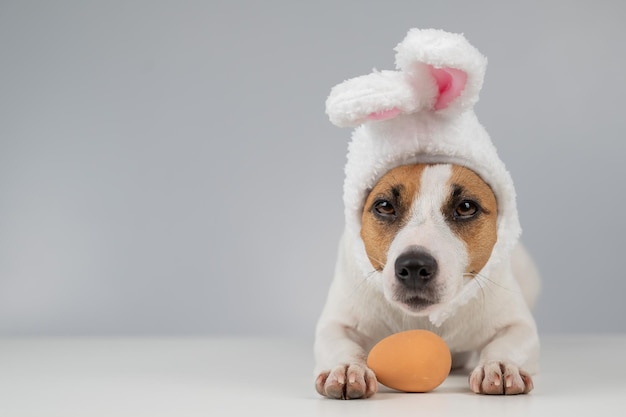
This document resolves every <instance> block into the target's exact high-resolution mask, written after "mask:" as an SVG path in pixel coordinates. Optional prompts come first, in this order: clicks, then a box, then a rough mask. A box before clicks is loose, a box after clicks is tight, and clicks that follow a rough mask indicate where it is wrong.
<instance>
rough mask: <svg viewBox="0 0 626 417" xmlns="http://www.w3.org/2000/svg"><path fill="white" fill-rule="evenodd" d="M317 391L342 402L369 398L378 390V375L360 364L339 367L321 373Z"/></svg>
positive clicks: (316, 387) (316, 382)
mask: <svg viewBox="0 0 626 417" xmlns="http://www.w3.org/2000/svg"><path fill="white" fill-rule="evenodd" d="M315 389H316V390H317V392H318V393H319V394H321V395H323V396H325V397H329V398H337V399H341V400H352V399H357V398H368V397H371V396H372V395H374V394H375V393H376V391H377V390H378V382H377V381H376V375H374V372H373V371H372V370H371V369H369V368H368V367H367V366H365V365H363V364H360V363H352V364H350V365H339V366H337V367H335V368H334V369H333V370H331V371H323V372H321V373H320V374H319V375H318V376H317V378H316V380H315Z"/></svg>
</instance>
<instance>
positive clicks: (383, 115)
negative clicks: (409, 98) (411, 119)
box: [367, 107, 400, 120]
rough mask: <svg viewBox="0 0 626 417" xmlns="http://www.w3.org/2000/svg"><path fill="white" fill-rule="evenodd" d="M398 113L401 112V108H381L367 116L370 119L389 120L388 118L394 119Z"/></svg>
mask: <svg viewBox="0 0 626 417" xmlns="http://www.w3.org/2000/svg"><path fill="white" fill-rule="evenodd" d="M398 114H400V109H399V108H397V107H394V108H392V109H389V110H381V111H377V112H374V113H370V114H368V115H367V118H368V119H369V120H387V119H393V118H394V117H396V116H397V115H398Z"/></svg>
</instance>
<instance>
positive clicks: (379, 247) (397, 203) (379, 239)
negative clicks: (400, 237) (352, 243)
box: [361, 164, 426, 271]
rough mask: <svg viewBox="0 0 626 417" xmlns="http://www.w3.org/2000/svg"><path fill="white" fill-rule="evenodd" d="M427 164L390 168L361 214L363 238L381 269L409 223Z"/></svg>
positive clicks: (368, 252)
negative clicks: (401, 231)
mask: <svg viewBox="0 0 626 417" xmlns="http://www.w3.org/2000/svg"><path fill="white" fill-rule="evenodd" d="M425 167H426V165H420V164H417V165H404V166H400V167H397V168H394V169H392V170H390V171H389V172H387V173H386V174H385V175H384V176H383V177H382V178H381V179H380V180H379V181H378V182H377V183H376V185H375V186H374V188H373V189H372V190H371V191H370V193H369V195H368V196H367V199H366V201H365V206H364V209H363V215H362V217H361V238H362V239H363V243H364V244H365V251H366V252H367V256H368V258H369V260H370V262H371V263H372V265H373V266H374V268H375V269H376V270H378V271H381V270H382V269H383V267H384V266H385V264H386V263H387V252H388V250H389V246H390V245H391V242H392V241H393V238H394V237H395V236H396V234H397V233H398V231H399V230H400V229H401V228H402V226H404V225H405V224H406V220H407V218H408V217H409V214H410V211H411V206H412V204H413V201H414V200H415V196H416V195H417V193H418V192H419V185H420V177H421V175H422V172H423V171H424V168H425Z"/></svg>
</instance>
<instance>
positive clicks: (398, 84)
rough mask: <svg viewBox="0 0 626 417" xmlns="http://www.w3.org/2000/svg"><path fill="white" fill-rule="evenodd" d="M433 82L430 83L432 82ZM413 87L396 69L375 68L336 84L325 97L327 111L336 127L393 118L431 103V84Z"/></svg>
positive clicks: (432, 87)
mask: <svg viewBox="0 0 626 417" xmlns="http://www.w3.org/2000/svg"><path fill="white" fill-rule="evenodd" d="M431 84H432V83H431ZM423 87H424V88H421V89H420V88H419V87H417V88H416V85H415V83H414V82H413V79H412V78H407V77H406V74H404V73H402V72H398V71H375V72H373V73H371V74H368V75H363V76H361V77H356V78H352V79H349V80H347V81H344V82H343V83H341V84H339V85H336V86H335V87H333V89H332V90H331V92H330V95H329V96H328V99H327V100H326V113H327V114H328V116H329V118H330V121H331V122H332V123H333V124H335V125H337V126H339V127H356V126H358V125H360V124H361V123H364V122H366V121H369V120H372V121H380V120H388V119H392V118H394V117H396V116H398V115H399V114H407V113H413V112H415V111H417V110H419V109H421V108H422V107H424V105H425V103H427V102H432V97H433V95H434V94H435V91H434V90H435V88H434V86H433V85H428V84H426V85H425V86H423Z"/></svg>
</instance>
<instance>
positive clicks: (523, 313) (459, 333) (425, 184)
mask: <svg viewBox="0 0 626 417" xmlns="http://www.w3.org/2000/svg"><path fill="white" fill-rule="evenodd" d="M450 173H451V169H450V165H434V166H431V167H429V168H426V170H425V171H424V173H423V175H422V178H421V184H422V185H421V188H420V193H419V195H418V197H417V198H416V201H414V203H413V210H412V216H411V218H410V220H409V221H408V222H407V224H406V225H405V226H404V227H403V228H402V229H401V231H400V232H399V233H398V234H397V235H396V237H395V238H394V240H393V241H392V243H391V245H390V248H389V251H388V260H387V262H386V264H385V267H384V268H383V270H382V272H377V271H375V270H374V268H373V267H372V270H371V273H370V274H369V275H367V276H364V275H363V274H362V272H361V268H359V266H358V265H357V261H356V259H355V256H354V253H355V251H357V250H358V248H355V247H353V240H352V239H350V238H348V237H347V236H346V235H344V236H343V238H342V240H341V242H340V248H339V257H338V262H337V266H336V271H335V278H334V281H333V282H332V285H331V288H330V291H329V294H328V299H327V302H326V305H325V307H324V309H323V312H322V315H321V317H320V319H319V322H318V326H317V331H316V340H315V356H316V361H317V364H316V375H317V381H316V384H317V389H318V391H319V392H320V393H321V394H323V395H326V396H329V397H337V398H359V397H361V396H362V397H367V396H370V395H372V394H373V393H374V392H375V391H376V380H375V376H374V374H373V372H372V371H370V370H369V369H368V368H367V365H366V357H367V353H368V352H369V350H370V349H371V348H372V346H373V345H374V344H375V343H377V342H378V341H380V340H381V339H382V338H384V337H386V336H389V335H391V334H393V333H396V332H400V331H404V330H409V329H427V330H431V331H433V332H435V333H437V334H439V335H440V336H441V337H442V338H443V339H444V340H445V341H446V343H447V344H448V346H449V348H450V350H451V352H452V354H453V367H462V366H469V365H470V360H471V359H472V353H478V357H477V358H474V360H476V359H477V363H475V364H474V365H475V368H474V370H473V371H472V373H471V375H470V387H471V389H472V390H473V391H475V392H477V393H502V394H506V393H521V392H528V391H529V390H530V389H532V381H531V378H530V376H529V375H528V374H527V373H534V372H536V371H537V360H538V351H539V340H538V336H537V329H536V326H535V322H534V319H533V317H532V315H531V312H530V308H531V307H532V306H533V304H534V303H535V299H536V297H537V294H538V291H539V276H538V273H537V271H536V268H535V267H534V265H533V262H532V260H531V258H530V257H529V256H528V254H527V252H526V250H525V249H524V248H523V247H522V245H521V244H518V245H517V246H516V247H515V248H514V250H513V253H512V256H511V257H510V262H501V263H499V264H498V265H497V266H496V267H495V268H494V269H493V270H492V271H491V272H490V273H489V276H488V277H481V276H480V275H479V276H477V277H467V276H464V271H465V268H466V267H467V262H468V261H467V259H468V254H467V249H466V248H465V246H464V243H463V242H462V241H461V240H460V238H459V237H457V236H456V235H455V234H454V232H453V231H452V230H451V229H450V228H449V227H448V225H447V224H446V222H445V220H444V219H443V218H442V214H441V207H442V204H443V202H444V200H445V198H446V197H447V192H448V191H447V190H448V188H447V187H446V183H447V181H448V179H449V177H450ZM413 245H419V246H421V247H424V248H425V249H426V250H427V251H428V252H429V253H430V254H431V255H433V256H434V257H435V259H436V260H437V262H438V265H439V266H440V270H439V273H438V276H437V280H439V282H438V284H437V288H438V289H439V294H440V300H441V302H440V303H439V304H436V305H433V306H429V307H428V308H427V309H425V310H422V311H419V312H412V311H410V309H409V308H408V307H406V306H403V305H402V304H401V303H399V302H398V301H397V300H395V299H394V294H396V293H397V288H396V286H397V285H398V284H397V280H396V279H395V275H394V260H395V259H396V258H397V256H398V255H400V254H401V253H403V251H404V250H405V249H406V248H408V247H410V246H413ZM469 281H473V282H477V283H478V284H479V285H480V291H479V293H478V294H477V295H476V296H475V297H473V298H471V299H470V300H469V301H468V302H467V303H466V304H464V305H458V303H457V304H455V303H454V300H455V299H456V298H457V297H458V295H459V294H460V293H461V292H462V290H463V288H464V287H465V286H466V285H467V284H468V282H469ZM447 304H449V305H447ZM450 306H451V307H452V309H453V311H452V312H451V313H450V314H449V317H448V318H447V320H445V321H444V322H443V323H442V324H441V326H439V327H437V326H435V325H434V324H433V323H432V322H431V319H430V318H429V314H432V313H433V310H437V309H447V308H449V307H450ZM415 354H416V355H419V352H415Z"/></svg>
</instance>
